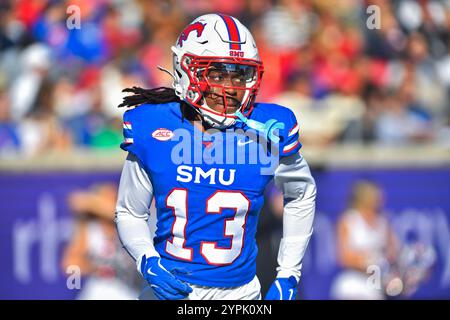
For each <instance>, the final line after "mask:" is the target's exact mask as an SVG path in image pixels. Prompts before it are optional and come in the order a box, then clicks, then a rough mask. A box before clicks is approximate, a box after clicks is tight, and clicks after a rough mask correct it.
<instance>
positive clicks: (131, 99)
mask: <svg viewBox="0 0 450 320" xmlns="http://www.w3.org/2000/svg"><path fill="white" fill-rule="evenodd" d="M122 92H130V93H133V95H130V96H126V97H124V98H123V102H122V103H121V104H119V106H118V107H119V108H122V107H127V108H130V107H135V106H138V105H141V104H144V103H153V104H158V103H167V102H180V103H181V102H182V101H181V99H180V98H179V97H178V96H177V95H176V94H175V90H174V89H172V88H167V87H158V88H153V89H143V88H141V87H132V88H126V89H123V90H122Z"/></svg>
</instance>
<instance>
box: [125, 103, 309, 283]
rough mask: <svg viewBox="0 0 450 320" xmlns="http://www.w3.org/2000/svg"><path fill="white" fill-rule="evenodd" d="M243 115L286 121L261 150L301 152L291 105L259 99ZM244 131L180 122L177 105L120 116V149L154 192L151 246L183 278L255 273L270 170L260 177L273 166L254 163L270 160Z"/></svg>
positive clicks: (236, 278) (234, 279)
mask: <svg viewBox="0 0 450 320" xmlns="http://www.w3.org/2000/svg"><path fill="white" fill-rule="evenodd" d="M248 118H249V119H253V120H257V121H259V122H262V123H264V122H266V121H268V120H270V119H276V120H277V121H280V122H282V123H284V129H282V130H280V132H279V134H278V135H279V137H280V142H279V144H278V145H277V151H276V152H275V151H274V150H273V149H274V148H273V147H266V148H265V149H264V148H262V149H263V150H264V151H265V153H267V154H271V156H272V157H274V156H275V157H277V160H279V158H280V157H283V156H288V155H291V154H293V153H296V152H298V150H299V149H300V147H301V144H300V142H299V141H298V124H297V121H296V119H295V116H294V114H293V112H292V111H291V110H289V109H288V108H285V107H282V106H279V105H276V104H264V103H257V104H255V106H254V109H253V111H252V113H251V114H250V116H249V117H248ZM249 130H250V129H249V128H246V127H245V125H244V124H243V123H237V124H235V125H234V126H233V127H232V128H228V129H226V130H215V132H213V133H211V134H207V133H202V132H201V131H200V130H199V129H198V128H197V127H196V126H194V125H193V124H192V123H191V122H189V121H188V120H186V119H183V116H182V113H181V109H180V104H179V103H177V102H172V103H165V104H144V105H141V106H139V107H136V108H134V109H130V110H128V111H126V112H125V114H124V139H125V140H124V142H123V143H122V145H121V148H122V149H124V150H126V151H128V152H131V153H133V154H134V155H135V156H136V157H137V158H138V159H139V161H140V163H141V165H142V166H143V168H144V169H145V170H146V172H147V174H148V176H149V178H150V181H151V183H152V185H153V189H154V190H153V192H154V197H155V203H156V209H157V230H156V233H155V237H154V239H153V240H154V245H155V249H156V250H157V251H158V253H159V254H160V256H161V260H162V264H163V265H164V266H165V267H166V269H168V270H169V271H171V272H173V273H174V274H175V275H176V276H177V277H178V278H179V279H180V280H183V281H186V282H188V283H192V284H197V285H202V286H213V287H235V286H240V285H243V284H245V283H248V282H249V281H251V280H252V279H253V278H254V276H255V274H256V256H257V253H258V248H257V245H256V240H255V234H256V229H257V223H258V217H259V213H260V210H261V208H262V206H263V202H264V189H265V187H266V185H267V184H268V183H269V182H270V180H271V179H272V178H273V171H272V173H270V172H269V173H264V174H262V169H264V167H268V166H270V164H268V162H267V161H259V160H260V159H259V158H258V159H257V161H255V157H254V156H255V153H260V154H261V155H262V156H261V159H262V160H267V159H263V158H264V157H263V156H264V152H261V151H260V149H256V148H255V147H256V146H259V145H261V144H263V142H261V141H260V140H257V139H254V140H253V138H252V137H251V136H249V135H248V134H247V133H248V131H249ZM230 132H232V133H233V135H234V136H233V139H231V140H230V139H229V138H227V137H229V136H230ZM266 145H267V143H266ZM252 157H253V158H252ZM249 159H250V160H249ZM272 160H273V159H272ZM263 162H264V163H263Z"/></svg>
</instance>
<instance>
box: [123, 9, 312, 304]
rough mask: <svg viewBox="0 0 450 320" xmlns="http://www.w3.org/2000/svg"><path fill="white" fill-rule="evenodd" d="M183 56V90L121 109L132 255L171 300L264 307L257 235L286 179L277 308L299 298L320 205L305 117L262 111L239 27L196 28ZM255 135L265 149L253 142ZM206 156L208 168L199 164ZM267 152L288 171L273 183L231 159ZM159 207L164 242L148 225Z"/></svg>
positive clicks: (256, 74)
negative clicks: (259, 302) (266, 204)
mask: <svg viewBox="0 0 450 320" xmlns="http://www.w3.org/2000/svg"><path fill="white" fill-rule="evenodd" d="M172 51H173V74H171V75H172V76H173V79H174V82H173V88H156V89H142V88H137V87H134V88H130V89H126V90H125V91H127V92H132V93H133V95H130V96H128V97H125V98H124V102H123V103H122V105H121V106H126V107H135V108H132V109H129V110H127V111H126V112H125V114H124V138H125V140H124V142H123V143H122V145H121V148H122V149H124V150H125V151H127V152H128V157H127V159H126V161H125V164H124V167H123V171H122V176H121V180H120V186H119V195H118V201H117V208H116V225H117V229H118V233H119V237H120V239H121V241H122V244H123V246H124V247H125V249H126V250H127V251H128V252H129V253H130V255H131V256H132V257H133V258H134V259H135V260H136V262H137V269H138V270H139V272H140V273H141V274H142V276H143V277H144V278H145V279H146V280H147V281H148V283H149V285H150V286H151V287H152V289H153V291H154V293H155V295H156V296H157V297H158V298H159V299H232V300H237V299H261V298H262V297H261V292H260V291H261V287H260V284H259V281H258V278H257V276H256V256H257V253H258V248H257V245H256V241H255V233H256V229H257V222H258V216H259V213H260V210H261V207H262V205H263V201H264V199H263V193H264V189H265V187H266V185H267V184H268V183H269V182H270V181H271V180H272V179H274V180H275V183H276V184H277V185H278V187H279V188H281V190H282V191H283V195H284V213H283V237H282V239H281V243H280V247H279V254H278V264H279V266H278V267H277V276H276V279H275V280H274V282H273V284H272V286H271V287H270V289H269V291H268V292H267V294H266V295H265V298H266V299H276V300H292V299H295V297H296V293H297V285H298V282H299V280H300V275H301V266H302V259H303V256H304V253H305V250H306V247H307V245H308V241H309V239H310V237H311V234H312V223H313V218H314V212H315V197H316V187H315V182H314V179H313V177H312V176H311V173H310V170H309V167H308V164H307V162H306V161H305V159H304V158H303V157H302V156H301V155H300V154H299V149H300V147H301V144H300V142H299V140H298V139H299V134H298V128H299V126H298V124H297V121H296V119H295V116H294V114H293V113H292V112H291V111H290V110H289V109H288V108H285V107H282V106H279V105H276V104H268V103H256V102H255V98H256V95H257V93H258V90H259V87H260V84H261V79H262V75H263V63H262V61H261V59H260V57H259V54H258V50H257V47H256V44H255V41H254V39H253V37H252V35H251V33H250V32H249V31H248V29H247V28H246V27H245V26H243V25H242V24H241V23H240V22H239V21H238V20H237V19H236V18H234V17H231V16H227V15H221V14H207V15H203V16H201V17H199V18H197V19H195V20H194V21H193V22H192V23H191V24H189V25H188V26H187V27H186V28H185V29H184V30H183V31H182V32H181V34H180V36H179V37H178V39H177V42H176V44H175V45H174V46H173V47H172ZM161 69H162V68H161ZM165 71H166V72H169V71H167V70H165ZM169 73H170V72H169ZM211 129H214V130H213V131H211ZM252 130H253V131H254V132H256V133H257V134H258V135H257V137H256V138H249V135H247V134H246V133H247V132H250V131H252ZM184 133H188V135H189V134H190V135H191V136H194V137H196V138H195V139H191V140H187V138H186V137H187V136H188V135H185V134H184ZM230 135H234V136H233V139H231V140H230V139H229V138H228V137H229V136H230ZM199 139H200V140H201V141H199ZM224 141H227V148H226V152H223V154H220V152H219V149H220V148H219V147H220V144H223V142H224ZM230 141H231V144H230ZM180 143H184V144H185V146H186V145H187V146H188V147H190V149H189V148H182V149H183V153H184V154H183V156H182V159H183V161H181V162H180V161H178V160H179V159H177V160H176V161H175V160H174V155H175V154H177V152H174V150H175V149H177V150H178V151H179V145H180ZM199 146H200V148H201V149H200V150H201V152H202V153H203V158H202V161H196V159H194V158H195V153H196V152H195V148H198V147H199ZM230 146H231V147H230ZM261 146H262V150H264V152H262V153H261V154H263V153H268V154H270V155H271V157H272V158H273V157H275V158H276V160H277V162H276V166H275V168H274V170H272V172H271V173H270V174H267V173H263V169H264V167H265V166H266V165H267V163H262V161H256V162H255V161H254V162H251V163H248V161H247V162H245V161H244V162H242V161H234V162H233V161H231V162H230V161H225V160H224V159H226V160H229V159H234V158H233V157H228V156H229V155H230V153H233V154H239V153H244V154H245V155H246V156H252V155H253V153H254V152H255V150H256V149H252V147H261ZM188 149H189V150H188ZM192 150H194V151H193V152H191V151H192ZM218 159H219V161H217V160H218ZM197 160H198V159H197ZM209 160H211V161H209ZM220 160H224V161H220ZM152 199H155V203H156V209H157V228H156V233H155V236H154V237H153V238H152V237H151V236H150V232H149V229H148V226H147V219H148V217H149V206H150V203H151V201H152Z"/></svg>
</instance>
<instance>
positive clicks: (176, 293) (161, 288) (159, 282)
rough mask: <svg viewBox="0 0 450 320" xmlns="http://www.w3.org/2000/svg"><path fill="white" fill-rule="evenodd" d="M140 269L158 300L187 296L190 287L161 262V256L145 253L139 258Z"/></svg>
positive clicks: (190, 290)
mask: <svg viewBox="0 0 450 320" xmlns="http://www.w3.org/2000/svg"><path fill="white" fill-rule="evenodd" d="M140 271H141V274H142V276H143V277H144V279H145V280H147V282H148V283H149V284H150V287H151V288H152V289H153V292H154V293H155V295H156V296H157V297H158V299H160V300H179V299H183V298H185V297H187V296H188V294H189V293H191V292H192V288H191V287H189V286H188V285H187V284H186V283H184V282H181V281H180V280H178V279H177V278H175V277H174V275H173V274H171V273H170V272H169V271H167V270H166V268H164V267H163V266H162V264H161V258H159V257H150V258H147V257H146V256H145V255H144V256H143V257H142V259H141V266H140Z"/></svg>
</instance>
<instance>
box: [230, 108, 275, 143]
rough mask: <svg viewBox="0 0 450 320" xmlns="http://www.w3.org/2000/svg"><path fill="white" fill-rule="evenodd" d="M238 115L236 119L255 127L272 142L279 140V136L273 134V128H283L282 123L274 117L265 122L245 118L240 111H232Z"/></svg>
mask: <svg viewBox="0 0 450 320" xmlns="http://www.w3.org/2000/svg"><path fill="white" fill-rule="evenodd" d="M234 115H235V116H237V117H238V120H236V121H240V122H243V123H244V124H246V125H247V126H248V127H249V128H251V129H255V130H257V131H259V132H261V133H262V134H263V135H264V138H265V139H266V140H271V141H272V142H274V143H278V142H280V138H279V137H278V136H276V135H275V132H274V131H275V130H277V129H278V130H283V129H284V123H282V122H279V121H277V120H275V119H270V120H267V121H266V123H262V122H259V121H256V120H252V119H247V118H246V117H245V116H244V115H243V114H242V113H241V112H240V111H236V112H235V113H234Z"/></svg>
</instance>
